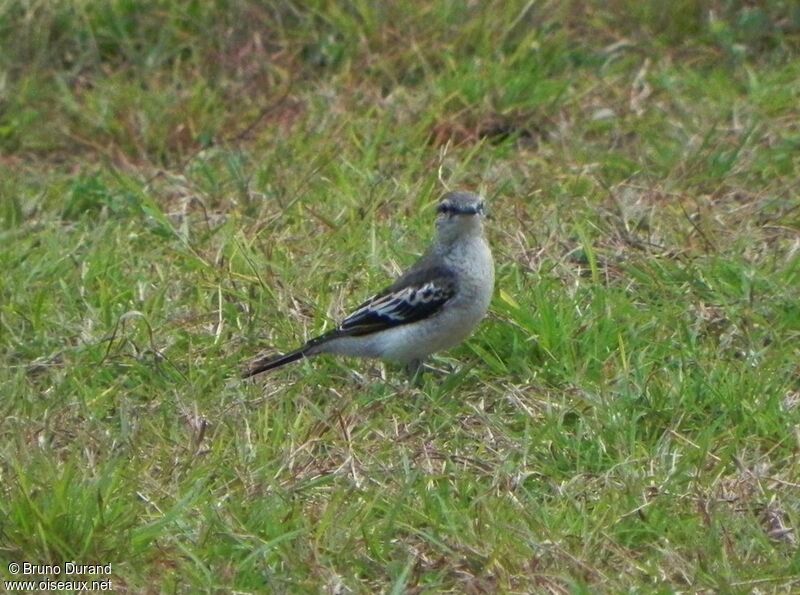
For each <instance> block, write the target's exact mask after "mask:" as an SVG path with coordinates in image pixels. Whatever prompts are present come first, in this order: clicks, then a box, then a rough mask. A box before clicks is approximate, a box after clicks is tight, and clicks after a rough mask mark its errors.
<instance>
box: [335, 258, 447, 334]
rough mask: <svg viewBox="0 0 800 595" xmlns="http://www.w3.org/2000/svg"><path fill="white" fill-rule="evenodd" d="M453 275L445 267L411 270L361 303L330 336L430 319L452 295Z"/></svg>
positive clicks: (369, 330)
mask: <svg viewBox="0 0 800 595" xmlns="http://www.w3.org/2000/svg"><path fill="white" fill-rule="evenodd" d="M456 290H457V283H456V275H455V273H454V272H453V271H452V270H450V269H449V268H447V267H445V266H433V267H414V268H413V269H411V270H410V271H408V272H407V273H406V274H405V275H403V276H402V277H400V278H399V279H398V280H397V281H396V282H395V283H394V284H392V285H390V286H389V287H387V288H386V289H384V290H383V291H381V292H380V293H378V294H376V295H375V296H373V297H371V298H370V299H368V300H367V301H366V302H364V303H363V304H361V305H360V306H359V307H358V308H357V309H356V311H355V312H353V313H352V314H350V316H348V317H347V318H345V319H344V320H343V321H342V324H340V325H339V328H337V329H336V330H335V331H333V333H332V334H335V335H337V336H359V335H366V334H369V333H374V332H378V331H382V330H386V329H389V328H392V327H396V326H400V325H403V324H410V323H412V322H417V321H419V320H423V319H425V318H429V317H430V316H433V315H435V314H437V313H438V312H439V310H441V308H442V306H444V305H445V304H446V303H447V301H448V300H450V299H452V297H453V296H454V295H455V294H456Z"/></svg>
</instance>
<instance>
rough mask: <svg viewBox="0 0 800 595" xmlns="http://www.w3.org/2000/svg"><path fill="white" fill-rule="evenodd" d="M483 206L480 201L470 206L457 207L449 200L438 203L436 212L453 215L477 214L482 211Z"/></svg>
mask: <svg viewBox="0 0 800 595" xmlns="http://www.w3.org/2000/svg"><path fill="white" fill-rule="evenodd" d="M483 210H484V207H483V203H482V202H480V203H478V204H477V205H475V206H474V207H473V206H470V207H463V208H458V207H457V206H455V205H454V204H452V203H449V202H442V203H439V206H438V207H436V212H437V213H450V214H453V215H477V214H478V213H483Z"/></svg>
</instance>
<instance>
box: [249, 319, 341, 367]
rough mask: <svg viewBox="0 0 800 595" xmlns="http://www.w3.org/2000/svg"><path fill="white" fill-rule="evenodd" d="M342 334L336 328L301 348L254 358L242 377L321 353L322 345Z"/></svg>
mask: <svg viewBox="0 0 800 595" xmlns="http://www.w3.org/2000/svg"><path fill="white" fill-rule="evenodd" d="M340 334H341V333H340V331H338V330H336V329H334V330H332V331H329V332H327V333H325V334H324V335H320V336H319V337H314V338H313V339H310V340H309V341H308V342H307V343H306V344H305V345H303V346H302V347H301V348H300V349H295V350H294V351H292V352H290V353H287V354H286V355H267V356H264V357H259V358H257V359H254V360H253V361H251V362H250V363H249V364H247V369H246V370H245V371H244V372H242V378H250V377H251V376H255V375H256V374H261V372H268V371H269V370H274V369H275V368H280V367H281V366H285V365H286V364H291V363H292V362H296V361H297V360H299V359H302V358H304V357H311V356H312V355H316V354H318V353H321V352H323V351H324V347H321V346H323V345H324V344H325V343H327V342H328V341H330V340H331V339H335V338H336V337H338V336H340Z"/></svg>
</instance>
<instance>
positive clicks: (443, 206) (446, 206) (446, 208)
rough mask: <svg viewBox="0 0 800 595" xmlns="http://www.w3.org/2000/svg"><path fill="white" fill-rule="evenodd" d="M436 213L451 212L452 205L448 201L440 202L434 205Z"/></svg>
mask: <svg viewBox="0 0 800 595" xmlns="http://www.w3.org/2000/svg"><path fill="white" fill-rule="evenodd" d="M436 212H437V213H452V212H453V205H451V204H450V203H449V202H441V203H439V206H438V207H436Z"/></svg>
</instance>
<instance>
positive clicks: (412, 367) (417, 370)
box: [406, 359, 425, 386]
mask: <svg viewBox="0 0 800 595" xmlns="http://www.w3.org/2000/svg"><path fill="white" fill-rule="evenodd" d="M424 370H425V366H424V365H423V364H422V360H421V359H412V360H411V361H410V362H408V363H407V364H406V373H408V377H409V380H410V381H411V382H412V383H413V384H414V385H415V386H420V385H421V384H422V372H423V371H424Z"/></svg>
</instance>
